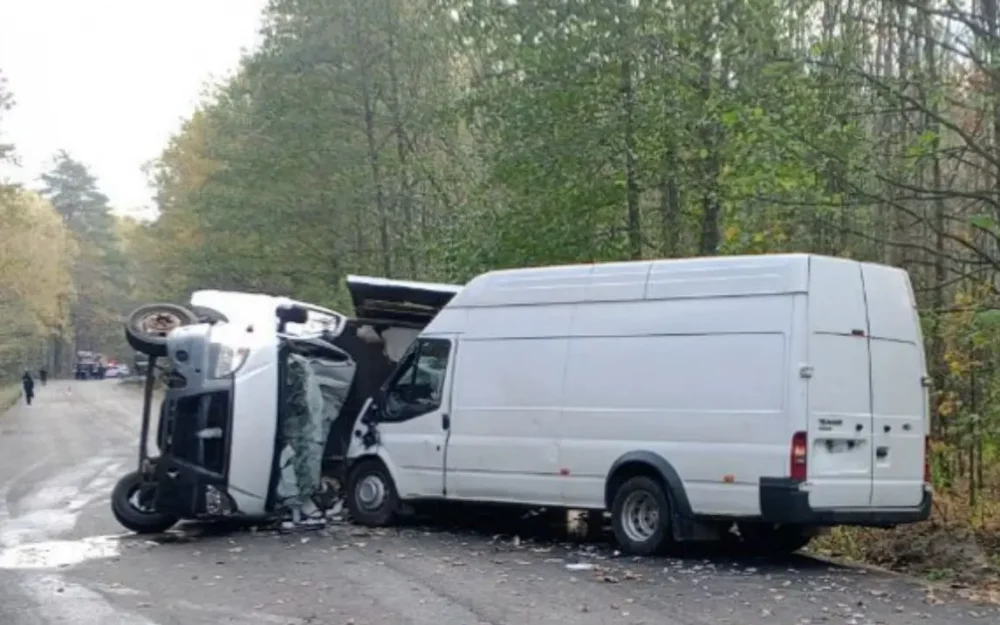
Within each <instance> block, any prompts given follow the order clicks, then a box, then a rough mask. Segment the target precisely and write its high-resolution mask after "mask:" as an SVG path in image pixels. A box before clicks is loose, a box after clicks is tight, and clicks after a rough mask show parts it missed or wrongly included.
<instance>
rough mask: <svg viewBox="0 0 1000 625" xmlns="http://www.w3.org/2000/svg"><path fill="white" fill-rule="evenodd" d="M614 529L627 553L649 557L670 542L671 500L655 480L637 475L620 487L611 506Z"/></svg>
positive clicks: (616, 538) (612, 527)
mask: <svg viewBox="0 0 1000 625" xmlns="http://www.w3.org/2000/svg"><path fill="white" fill-rule="evenodd" d="M611 529H612V531H613V532H614V534H615V540H616V541H617V542H618V545H619V546H621V548H622V551H625V552H627V553H631V554H635V555H639V556H648V555H652V554H655V553H659V552H661V551H663V550H664V549H665V548H666V547H667V545H668V544H669V543H670V541H671V535H670V500H669V499H668V498H667V493H666V492H665V491H664V490H663V487H662V486H660V484H659V483H658V482H656V480H653V479H652V478H649V477H646V476H645V475H638V476H636V477H633V478H631V479H629V480H628V481H626V482H625V483H624V484H622V485H621V486H619V487H618V490H617V491H616V492H615V498H614V500H613V501H612V503H611Z"/></svg>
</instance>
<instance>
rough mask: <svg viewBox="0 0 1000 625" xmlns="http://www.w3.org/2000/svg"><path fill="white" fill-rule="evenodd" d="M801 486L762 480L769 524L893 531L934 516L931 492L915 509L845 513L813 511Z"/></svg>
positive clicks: (762, 498)
mask: <svg viewBox="0 0 1000 625" xmlns="http://www.w3.org/2000/svg"><path fill="white" fill-rule="evenodd" d="M801 485H802V484H801V482H798V481H796V480H793V479H791V478H787V477H762V478H760V514H761V518H762V519H763V520H764V521H767V522H768V523H781V524H783V525H830V526H832V525H861V526H866V527H892V526H894V525H903V524H905V523H917V522H918V521H926V520H927V519H929V518H930V516H931V497H932V496H931V492H930V490H928V489H924V498H923V501H921V502H920V505H919V506H917V507H914V508H856V509H843V510H828V509H821V510H816V509H813V508H812V506H810V505H809V491H805V490H801V488H800V487H801Z"/></svg>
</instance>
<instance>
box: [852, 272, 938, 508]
mask: <svg viewBox="0 0 1000 625" xmlns="http://www.w3.org/2000/svg"><path fill="white" fill-rule="evenodd" d="M862 272H863V275H864V281H865V292H866V294H867V300H868V319H869V326H870V330H869V335H870V337H871V338H870V341H869V345H870V349H871V363H872V373H871V375H872V406H873V409H872V415H873V421H874V434H873V436H874V441H873V446H872V462H873V467H874V470H873V481H872V506H874V507H877V508H893V507H915V506H918V505H920V502H921V500H922V499H923V496H924V445H925V443H924V437H925V436H926V434H927V423H928V397H927V388H926V385H925V380H926V379H927V371H926V364H925V361H924V343H923V337H922V333H921V331H920V318H919V316H918V314H917V306H916V300H915V298H914V296H913V289H912V288H911V286H910V279H909V277H908V276H907V274H906V272H905V271H903V270H902V269H897V268H895V267H888V266H885V265H875V264H869V263H864V264H862Z"/></svg>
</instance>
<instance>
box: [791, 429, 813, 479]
mask: <svg viewBox="0 0 1000 625" xmlns="http://www.w3.org/2000/svg"><path fill="white" fill-rule="evenodd" d="M808 445H809V441H808V438H807V437H806V433H805V432H796V433H795V435H794V436H792V455H791V475H792V479H793V480H795V481H797V482H804V481H806V467H807V456H808V450H809V447H808Z"/></svg>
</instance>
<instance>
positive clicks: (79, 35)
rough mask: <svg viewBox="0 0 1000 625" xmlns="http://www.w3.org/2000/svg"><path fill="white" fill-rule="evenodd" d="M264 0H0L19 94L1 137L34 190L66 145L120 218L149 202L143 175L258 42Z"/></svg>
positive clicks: (10, 70)
mask: <svg viewBox="0 0 1000 625" xmlns="http://www.w3.org/2000/svg"><path fill="white" fill-rule="evenodd" d="M266 3H267V0H0V70H2V73H3V75H4V76H6V78H7V80H8V87H9V88H10V90H11V91H12V92H13V94H14V98H15V102H16V105H15V108H14V110H13V111H11V112H9V113H7V114H6V115H5V116H4V122H3V132H4V136H3V140H4V142H11V143H14V144H15V147H16V149H17V154H18V156H19V157H20V160H21V165H22V166H21V168H20V169H10V168H6V169H4V170H3V171H2V172H0V173H2V174H4V175H6V176H8V177H9V178H13V179H15V180H18V181H20V182H23V183H25V184H26V185H28V186H32V187H33V186H37V184H38V182H37V181H38V176H39V174H41V173H42V172H43V171H45V170H46V169H48V168H49V165H50V164H51V159H52V155H53V154H54V153H55V152H56V151H58V150H60V149H65V150H66V151H68V152H69V153H70V154H71V155H72V156H73V157H74V158H76V159H77V160H79V161H81V162H83V163H84V164H86V165H87V166H88V167H89V168H90V170H91V172H92V173H93V174H94V175H96V176H97V177H98V180H99V183H100V186H101V190H102V191H103V192H104V193H106V194H107V195H108V196H109V197H110V198H111V201H112V203H113V204H114V206H115V209H116V210H117V211H119V212H132V211H135V210H136V209H141V208H143V207H150V206H151V205H152V192H151V190H150V188H149V187H148V185H147V181H146V178H145V176H144V175H143V173H142V171H141V167H142V165H143V164H144V163H145V162H147V161H149V160H151V159H153V158H156V157H157V156H158V155H159V153H160V151H161V150H162V149H163V148H164V147H165V145H166V143H167V141H168V140H169V138H170V136H171V135H172V134H173V133H174V132H176V131H177V130H178V129H179V127H180V123H181V121H182V119H183V118H184V117H186V116H188V115H189V114H190V113H191V112H192V110H193V109H194V108H195V106H196V105H197V104H198V102H199V100H200V97H201V94H202V92H203V89H204V86H205V85H206V84H207V82H209V81H212V80H214V79H218V78H222V77H224V76H225V75H226V74H227V73H228V72H230V71H231V70H232V69H233V68H235V67H236V64H237V62H238V61H239V58H240V54H241V50H243V49H250V48H252V47H254V46H255V45H256V44H257V38H258V35H257V30H258V27H259V25H260V21H259V18H260V14H261V11H262V9H263V8H264V6H265V5H266Z"/></svg>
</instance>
